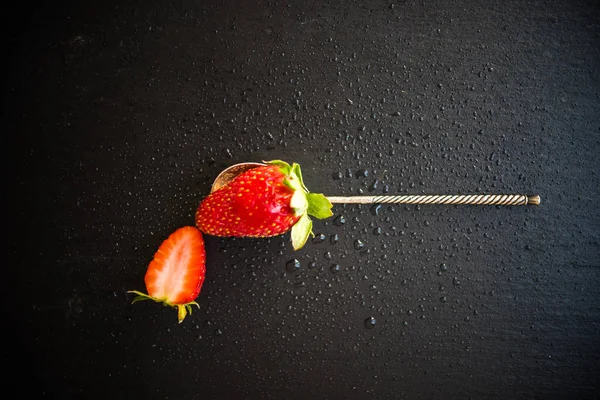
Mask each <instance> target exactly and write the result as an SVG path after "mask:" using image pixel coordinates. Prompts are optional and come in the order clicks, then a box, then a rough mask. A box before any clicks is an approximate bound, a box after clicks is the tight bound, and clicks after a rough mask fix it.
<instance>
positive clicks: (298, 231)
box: [292, 214, 312, 250]
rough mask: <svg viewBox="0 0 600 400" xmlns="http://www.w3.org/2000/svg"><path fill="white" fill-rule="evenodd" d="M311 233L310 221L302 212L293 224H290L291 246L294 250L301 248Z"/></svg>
mask: <svg viewBox="0 0 600 400" xmlns="http://www.w3.org/2000/svg"><path fill="white" fill-rule="evenodd" d="M311 233H312V221H311V220H310V218H309V217H308V215H307V214H304V215H303V216H302V217H300V219H299V220H298V222H296V224H294V226H292V246H293V247H294V250H298V249H301V248H302V246H304V245H305V244H306V241H307V240H308V237H309V236H310V234H311Z"/></svg>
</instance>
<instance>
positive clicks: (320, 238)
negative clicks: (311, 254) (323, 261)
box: [312, 233, 326, 244]
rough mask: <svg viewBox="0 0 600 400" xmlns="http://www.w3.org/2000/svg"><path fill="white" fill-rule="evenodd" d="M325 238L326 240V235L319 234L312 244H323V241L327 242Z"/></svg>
mask: <svg viewBox="0 0 600 400" xmlns="http://www.w3.org/2000/svg"><path fill="white" fill-rule="evenodd" d="M325 238H326V236H325V234H323V233H319V234H316V235H315V237H314V238H313V240H312V242H313V243H314V244H317V243H321V242H322V241H324V240H325Z"/></svg>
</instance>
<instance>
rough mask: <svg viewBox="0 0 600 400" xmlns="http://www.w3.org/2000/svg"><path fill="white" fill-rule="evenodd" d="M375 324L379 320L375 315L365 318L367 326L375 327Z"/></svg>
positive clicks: (369, 327) (368, 327)
mask: <svg viewBox="0 0 600 400" xmlns="http://www.w3.org/2000/svg"><path fill="white" fill-rule="evenodd" d="M375 324H377V320H376V319H375V318H373V317H369V318H367V319H365V328H367V329H373V328H375Z"/></svg>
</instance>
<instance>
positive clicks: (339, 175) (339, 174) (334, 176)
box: [331, 172, 342, 181]
mask: <svg viewBox="0 0 600 400" xmlns="http://www.w3.org/2000/svg"><path fill="white" fill-rule="evenodd" d="M331 176H332V177H333V179H335V180H336V181H339V180H340V179H342V173H341V172H334V173H333V174H332V175H331Z"/></svg>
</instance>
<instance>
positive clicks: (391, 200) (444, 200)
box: [327, 194, 540, 206]
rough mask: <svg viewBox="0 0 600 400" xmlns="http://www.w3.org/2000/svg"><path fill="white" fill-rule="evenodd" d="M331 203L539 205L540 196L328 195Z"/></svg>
mask: <svg viewBox="0 0 600 400" xmlns="http://www.w3.org/2000/svg"><path fill="white" fill-rule="evenodd" d="M327 199H329V201H330V202H331V203H338V204H339V203H350V204H450V205H452V204H476V205H494V206H525V205H528V204H532V205H536V206H537V205H539V204H540V196H537V195H535V196H526V195H522V194H473V195H416V196H415V195H409V196H347V197H344V196H327Z"/></svg>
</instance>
